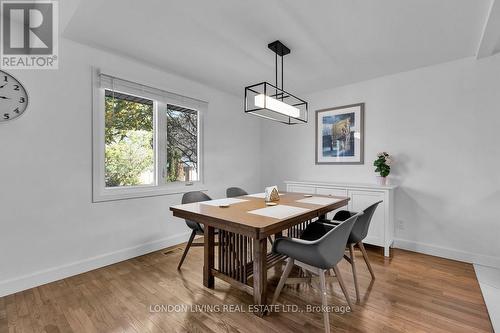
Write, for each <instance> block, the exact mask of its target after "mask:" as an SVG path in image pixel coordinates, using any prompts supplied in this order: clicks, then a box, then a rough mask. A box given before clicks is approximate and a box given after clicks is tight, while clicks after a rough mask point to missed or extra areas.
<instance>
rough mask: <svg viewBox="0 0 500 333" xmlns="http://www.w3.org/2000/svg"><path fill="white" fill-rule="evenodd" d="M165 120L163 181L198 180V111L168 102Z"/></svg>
mask: <svg viewBox="0 0 500 333" xmlns="http://www.w3.org/2000/svg"><path fill="white" fill-rule="evenodd" d="M166 122H167V140H166V147H165V150H166V161H165V164H166V165H165V167H164V178H165V182H166V183H172V182H192V181H197V180H199V179H198V112H197V111H195V110H191V109H186V108H183V107H179V106H175V105H170V104H169V105H167V107H166ZM165 171H166V172H165Z"/></svg>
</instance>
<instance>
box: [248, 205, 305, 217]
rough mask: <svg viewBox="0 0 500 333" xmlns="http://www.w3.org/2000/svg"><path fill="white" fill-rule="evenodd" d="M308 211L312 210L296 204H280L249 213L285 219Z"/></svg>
mask: <svg viewBox="0 0 500 333" xmlns="http://www.w3.org/2000/svg"><path fill="white" fill-rule="evenodd" d="M307 211H310V209H307V208H301V207H294V206H287V205H278V206H272V207H266V208H260V209H256V210H251V211H249V212H248V213H249V214H255V215H260V216H266V217H273V218H275V219H285V218H287V217H290V216H293V215H297V214H302V213H305V212H307Z"/></svg>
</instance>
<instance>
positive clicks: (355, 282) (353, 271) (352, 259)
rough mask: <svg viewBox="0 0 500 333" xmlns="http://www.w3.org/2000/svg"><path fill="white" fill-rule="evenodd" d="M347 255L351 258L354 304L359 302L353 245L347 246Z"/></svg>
mask: <svg viewBox="0 0 500 333" xmlns="http://www.w3.org/2000/svg"><path fill="white" fill-rule="evenodd" d="M349 255H350V256H351V267H352V277H353V278H354V289H355V290H356V302H359V286H358V276H357V273H356V263H355V260H354V244H349Z"/></svg>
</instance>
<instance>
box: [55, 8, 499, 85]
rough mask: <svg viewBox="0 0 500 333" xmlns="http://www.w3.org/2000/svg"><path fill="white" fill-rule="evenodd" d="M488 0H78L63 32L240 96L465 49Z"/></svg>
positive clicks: (393, 69)
mask: <svg viewBox="0 0 500 333" xmlns="http://www.w3.org/2000/svg"><path fill="white" fill-rule="evenodd" d="M490 5H491V0H368V1H367V0H314V1H306V0H290V1H287V0H246V1H244V0H210V1H207V0H182V1H171V0H169V1H165V0H141V1H138V0H106V1H99V0H82V1H81V2H80V5H79V6H78V8H77V9H76V11H75V12H74V15H73V16H72V18H71V20H70V21H69V23H68V24H67V26H66V30H65V32H64V35H65V37H67V38H70V39H73V40H75V41H78V42H81V43H85V44H89V45H91V46H94V47H99V48H103V49H107V50H111V51H114V52H117V53H120V54H123V55H126V56H130V57H133V58H136V59H139V60H141V61H143V62H146V63H149V64H152V65H155V66H158V67H160V68H163V69H165V70H167V71H170V72H174V73H177V74H180V75H182V76H185V77H188V78H191V79H194V80H197V81H200V82H203V83H205V84H208V85H211V86H214V87H216V88H219V89H222V90H225V91H227V92H230V93H234V94H238V95H242V94H243V88H244V87H245V86H246V85H249V84H253V83H257V82H261V81H264V80H268V81H270V82H273V81H274V54H273V53H272V51H270V50H269V49H268V48H267V44H268V43H269V42H272V41H274V40H276V39H279V40H281V41H282V42H284V43H285V44H286V45H287V46H288V47H290V48H291V50H292V53H291V54H290V55H287V56H286V57H285V89H286V90H290V91H291V92H294V93H298V94H300V93H307V92H311V91H315V90H321V89H326V88H330V87H334V86H339V85H344V84H347V83H352V82H358V81H362V80H366V79H370V78H375V77H378V76H383V75H388V74H393V73H397V72H402V71H407V70H411V69H415V68H418V67H423V66H428V65H432V64H437V63H441V62H446V61H450V60H454V59H459V58H463V57H468V56H473V55H475V53H476V51H477V50H478V47H479V42H480V39H481V36H482V34H483V28H484V27H485V22H486V20H487V18H488V13H489V9H490Z"/></svg>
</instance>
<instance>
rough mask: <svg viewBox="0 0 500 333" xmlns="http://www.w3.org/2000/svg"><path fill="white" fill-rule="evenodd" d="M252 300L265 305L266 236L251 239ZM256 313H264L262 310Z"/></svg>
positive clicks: (256, 303) (259, 304) (258, 304)
mask: <svg viewBox="0 0 500 333" xmlns="http://www.w3.org/2000/svg"><path fill="white" fill-rule="evenodd" d="M252 241H253V300H254V304H255V305H257V306H263V305H267V238H263V239H253V240H252ZM258 315H261V316H262V315H264V313H263V312H260V313H258Z"/></svg>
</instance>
